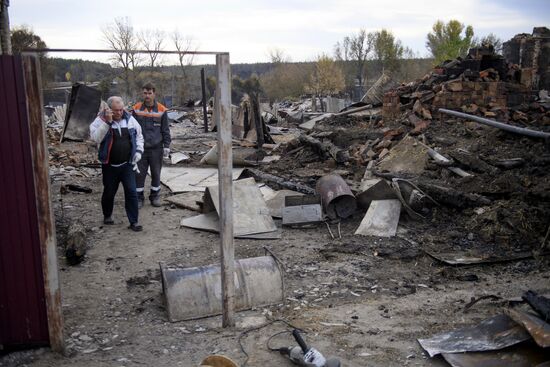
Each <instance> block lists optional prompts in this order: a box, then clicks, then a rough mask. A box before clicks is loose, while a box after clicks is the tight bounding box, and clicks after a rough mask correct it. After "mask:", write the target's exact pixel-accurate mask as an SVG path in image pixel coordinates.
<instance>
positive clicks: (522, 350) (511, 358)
mask: <svg viewBox="0 0 550 367" xmlns="http://www.w3.org/2000/svg"><path fill="white" fill-rule="evenodd" d="M533 344H534V343H532V342H524V343H521V344H518V345H514V346H512V347H508V348H505V349H502V350H496V351H490V352H470V353H442V356H443V358H444V359H445V361H447V363H449V364H450V365H451V366H452V367H549V366H550V363H548V362H547V361H548V360H549V359H550V357H549V356H548V353H546V352H545V351H544V350H542V349H541V348H538V347H537V346H536V345H533ZM545 362H547V363H545Z"/></svg>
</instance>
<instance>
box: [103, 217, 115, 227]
mask: <svg viewBox="0 0 550 367" xmlns="http://www.w3.org/2000/svg"><path fill="white" fill-rule="evenodd" d="M103 224H106V225H108V226H110V225H113V224H115V221H114V220H113V217H105V218H103Z"/></svg>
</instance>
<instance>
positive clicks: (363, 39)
mask: <svg viewBox="0 0 550 367" xmlns="http://www.w3.org/2000/svg"><path fill="white" fill-rule="evenodd" d="M374 40H375V33H374V32H370V33H367V31H366V30H364V29H360V30H359V32H358V33H357V34H353V35H351V36H346V37H344V39H343V40H342V42H337V43H336V45H334V57H335V59H336V61H337V62H338V63H339V64H340V67H341V68H342V69H344V71H345V74H346V80H347V82H346V83H347V84H348V88H349V89H350V90H351V89H353V85H354V84H355V83H354V80H357V82H358V83H359V85H360V86H363V84H364V81H363V75H364V74H365V65H366V63H367V58H368V57H369V54H370V53H371V52H372V50H373V47H374ZM348 66H349V67H348Z"/></svg>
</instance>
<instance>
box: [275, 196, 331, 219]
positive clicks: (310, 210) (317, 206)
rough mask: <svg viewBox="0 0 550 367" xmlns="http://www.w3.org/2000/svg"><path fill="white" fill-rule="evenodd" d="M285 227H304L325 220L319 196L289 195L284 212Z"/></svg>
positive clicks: (286, 197)
mask: <svg viewBox="0 0 550 367" xmlns="http://www.w3.org/2000/svg"><path fill="white" fill-rule="evenodd" d="M282 217H283V225H291V226H293V225H303V224H314V223H319V222H321V221H322V220H323V210H322V209H321V200H320V198H319V196H317V195H315V196H311V195H309V196H304V195H287V196H285V202H284V208H283V210H282Z"/></svg>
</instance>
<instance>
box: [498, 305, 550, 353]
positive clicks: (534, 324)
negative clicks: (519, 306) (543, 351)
mask: <svg viewBox="0 0 550 367" xmlns="http://www.w3.org/2000/svg"><path fill="white" fill-rule="evenodd" d="M504 312H505V313H506V314H507V315H508V316H510V318H511V319H512V320H514V321H515V322H517V323H518V324H519V325H521V326H523V327H524V328H525V329H526V330H527V331H528V332H529V334H531V336H532V337H533V340H535V342H536V343H537V344H538V345H539V346H541V347H542V348H548V347H550V324H548V323H547V322H544V321H543V320H541V319H540V318H538V317H537V316H535V315H532V314H529V313H526V312H521V311H518V310H515V309H513V308H511V309H507V310H504Z"/></svg>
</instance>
